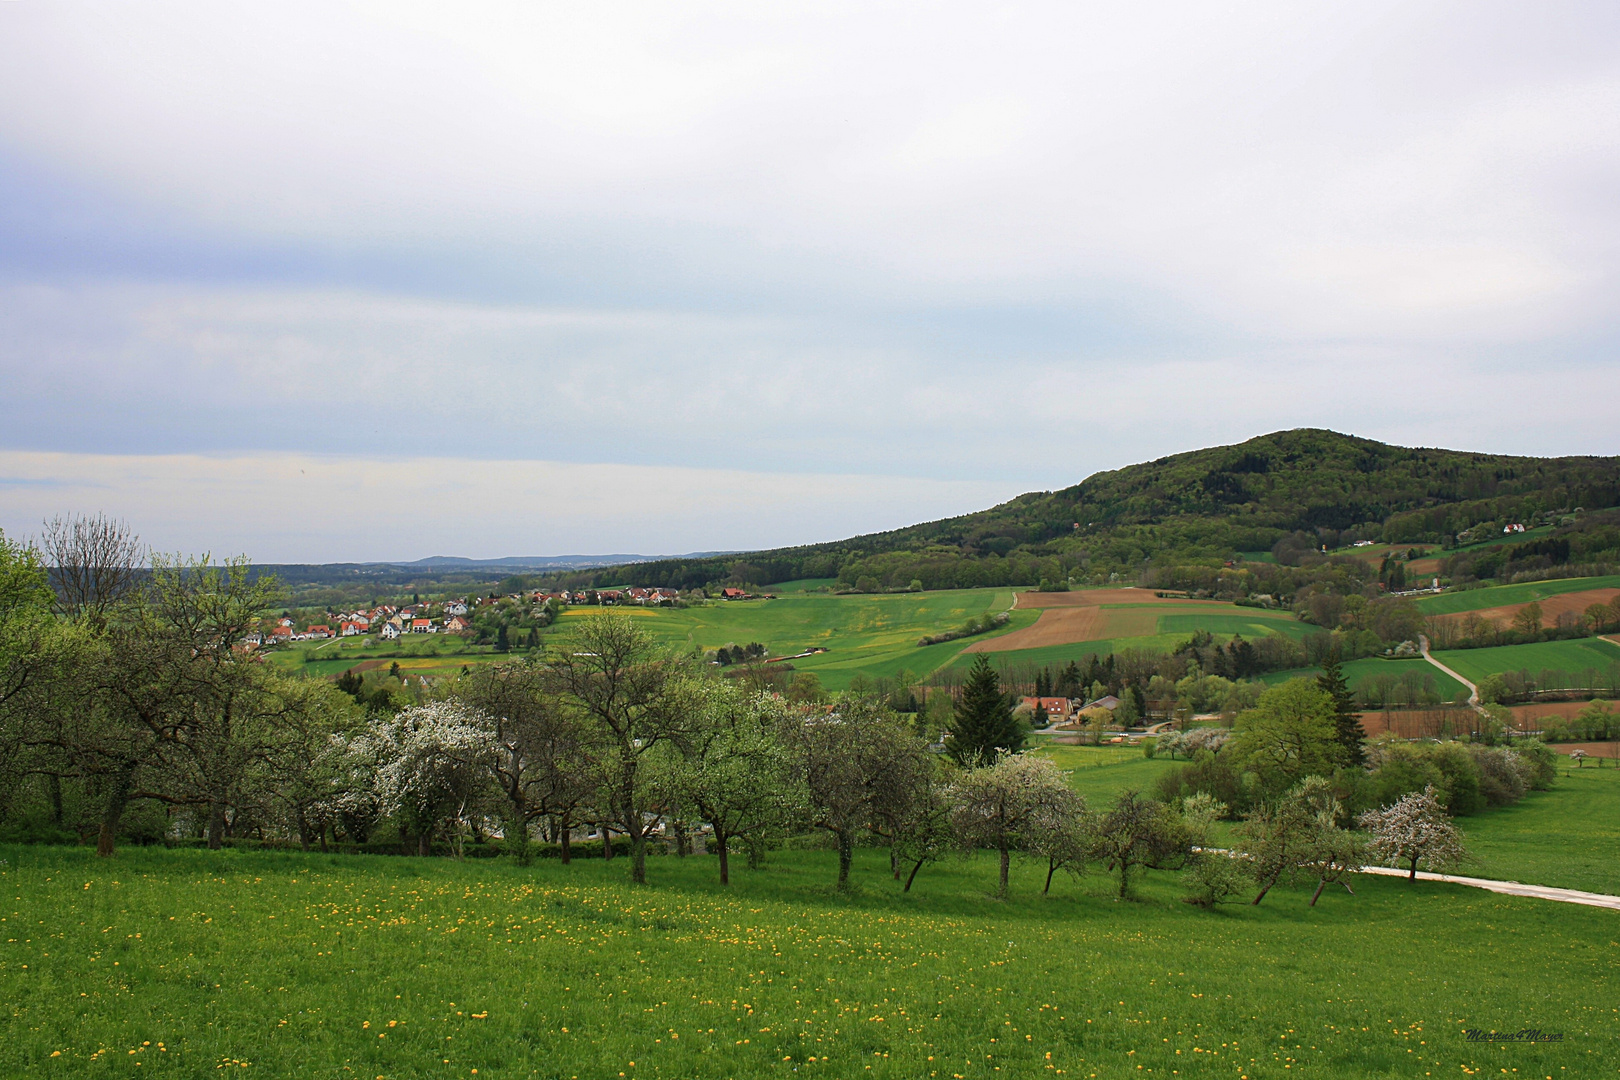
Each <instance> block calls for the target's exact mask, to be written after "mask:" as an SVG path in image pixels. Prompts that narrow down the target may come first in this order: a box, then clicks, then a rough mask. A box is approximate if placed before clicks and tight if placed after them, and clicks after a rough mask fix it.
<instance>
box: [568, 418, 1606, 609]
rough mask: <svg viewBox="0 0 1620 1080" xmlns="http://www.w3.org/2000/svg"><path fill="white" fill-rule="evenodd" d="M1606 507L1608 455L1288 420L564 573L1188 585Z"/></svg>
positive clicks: (875, 584) (684, 583)
mask: <svg viewBox="0 0 1620 1080" xmlns="http://www.w3.org/2000/svg"><path fill="white" fill-rule="evenodd" d="M1614 506H1620V458H1614V457H1562V458H1533V457H1511V456H1506V455H1499V454H1475V453H1468V452H1465V451H1456V450H1439V449H1427V448H1408V447H1399V446H1390V445H1387V444H1384V443H1380V442H1376V441H1373V440H1371V439H1361V438H1356V437H1354V436H1349V435H1341V434H1339V433H1337V432H1332V431H1324V430H1318V429H1298V430H1292V431H1280V432H1274V433H1272V434H1270V435H1262V436H1259V437H1257V438H1254V439H1250V440H1248V441H1247V442H1243V443H1239V444H1236V445H1233V446H1218V447H1212V448H1209V449H1205V450H1195V451H1191V452H1189V453H1185V454H1176V455H1173V456H1170V457H1165V458H1160V459H1158V460H1157V461H1151V462H1147V463H1144V464H1140V465H1132V466H1128V467H1126V468H1123V469H1116V470H1113V471H1110V472H1102V473H1097V474H1095V475H1093V476H1091V477H1088V478H1087V479H1085V480H1084V481H1082V482H1081V483H1079V484H1076V485H1074V486H1072V487H1068V488H1064V489H1063V490H1061V491H1051V492H1031V493H1029V494H1025V495H1020V496H1019V497H1018V498H1016V499H1012V500H1010V501H1008V502H1006V503H1003V504H1001V505H1000V506H995V507H992V508H990V509H988V510H982V511H979V512H977V513H973V514H965V515H962V516H959V517H953V518H945V519H942V520H940V521H933V522H927V523H924V524H920V525H913V526H910V527H907V528H904V529H896V530H892V531H889V532H882V533H872V534H869V535H866V536H857V537H852V538H851V539H848V540H843V541H837V542H834V543H828V544H817V545H809V546H805V547H795V548H779V549H775V550H772V551H763V552H756V553H752V554H747V555H741V556H729V557H724V558H708V559H670V560H660V561H656V562H650V563H644V564H640V565H638V566H634V567H623V568H615V569H611V570H605V571H596V572H592V573H582V574H576V575H569V579H570V580H571V581H572V582H573V583H574V584H581V585H591V584H607V583H610V582H616V583H626V582H628V583H630V584H642V585H670V586H676V587H683V588H690V587H694V586H698V585H707V584H713V583H716V582H720V581H745V582H751V583H755V584H760V585H768V584H771V583H773V582H778V581H787V580H791V579H796V578H833V577H836V578H837V579H839V580H840V581H841V582H843V583H845V584H848V585H859V586H861V587H862V588H868V589H883V588H904V587H907V586H908V585H910V584H911V583H912V582H914V581H915V582H920V584H921V586H922V587H924V588H950V587H964V586H988V585H1015V584H1035V583H1036V582H1038V581H1040V580H1042V579H1049V580H1052V581H1062V580H1070V579H1075V580H1084V581H1092V582H1097V581H1108V580H1132V581H1140V582H1141V583H1143V584H1156V585H1160V586H1163V587H1189V586H1195V585H1199V584H1200V582H1201V580H1202V579H1201V576H1200V575H1198V574H1193V575H1191V576H1190V577H1189V575H1188V574H1184V573H1183V574H1178V573H1177V572H1176V571H1175V568H1177V567H1185V568H1188V569H1190V570H1205V571H1208V570H1218V569H1221V568H1224V566H1225V564H1226V563H1227V562H1240V561H1241V558H1242V556H1241V553H1243V552H1250V553H1254V552H1266V551H1270V550H1271V549H1273V548H1274V547H1276V546H1277V545H1278V544H1279V542H1283V543H1284V544H1287V543H1292V544H1293V549H1292V550H1294V551H1297V552H1307V551H1308V552H1315V551H1316V550H1317V549H1318V548H1319V546H1326V547H1328V548H1333V547H1336V546H1338V545H1340V544H1341V543H1350V542H1352V541H1354V540H1361V539H1370V540H1380V541H1387V542H1390V543H1397V544H1437V545H1441V546H1446V547H1449V546H1451V545H1452V543H1453V542H1454V539H1455V537H1456V535H1457V534H1458V533H1461V532H1464V531H1465V530H1468V529H1471V528H1474V527H1475V526H1478V525H1480V524H1481V523H1488V522H1494V521H1496V520H1498V519H1506V520H1519V519H1531V520H1545V519H1546V518H1547V517H1548V515H1553V516H1554V518H1555V519H1556V518H1558V517H1560V516H1563V515H1568V514H1569V513H1570V512H1571V511H1573V510H1575V509H1576V508H1581V509H1584V510H1587V511H1591V510H1595V509H1599V508H1606V507H1614ZM1291 536H1292V537H1293V538H1294V539H1293V540H1292V541H1290V540H1288V538H1289V537H1291ZM1285 561H1288V560H1286V559H1285ZM1301 561H1306V560H1301V559H1299V558H1297V557H1296V558H1295V559H1293V560H1292V562H1293V563H1294V564H1296V565H1297V564H1299V563H1300V562H1301ZM1254 569H1258V567H1255V568H1254ZM1149 571H1155V572H1156V575H1155V573H1149ZM1150 579H1153V580H1150ZM1236 591H1238V592H1239V593H1240V594H1241V592H1243V591H1245V590H1244V589H1238V590H1236Z"/></svg>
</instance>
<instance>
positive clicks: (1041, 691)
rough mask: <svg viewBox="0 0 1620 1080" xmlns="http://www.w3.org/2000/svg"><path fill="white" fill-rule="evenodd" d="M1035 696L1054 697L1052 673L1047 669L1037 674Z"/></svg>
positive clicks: (1042, 669)
mask: <svg viewBox="0 0 1620 1080" xmlns="http://www.w3.org/2000/svg"><path fill="white" fill-rule="evenodd" d="M1035 696H1036V697H1051V696H1052V673H1051V672H1050V671H1047V670H1046V669H1045V668H1041V669H1040V670H1039V671H1037V672H1036V673H1035Z"/></svg>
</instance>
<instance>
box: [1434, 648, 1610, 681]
mask: <svg viewBox="0 0 1620 1080" xmlns="http://www.w3.org/2000/svg"><path fill="white" fill-rule="evenodd" d="M1434 657H1435V659H1436V660H1439V661H1440V662H1441V663H1443V664H1445V665H1446V666H1447V667H1450V668H1452V669H1453V670H1455V671H1456V672H1457V673H1458V674H1460V675H1462V676H1463V677H1464V678H1467V679H1472V680H1473V681H1475V682H1478V681H1479V680H1481V679H1483V678H1485V677H1486V676H1487V675H1491V674H1495V673H1497V672H1502V671H1524V670H1527V671H1530V672H1532V673H1534V672H1539V671H1543V670H1545V669H1547V668H1553V669H1556V670H1559V671H1567V672H1570V673H1572V674H1579V673H1580V672H1582V671H1584V670H1585V669H1587V668H1596V669H1598V670H1599V671H1602V670H1604V669H1605V668H1607V667H1608V666H1609V665H1610V664H1613V663H1616V662H1620V645H1616V644H1614V642H1612V641H1605V640H1604V639H1603V638H1575V639H1573V640H1570V641H1540V642H1534V643H1532V644H1529V645H1499V646H1497V647H1495V648H1490V649H1452V650H1449V651H1446V652H1437V653H1435V654H1434Z"/></svg>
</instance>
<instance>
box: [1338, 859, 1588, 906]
mask: <svg viewBox="0 0 1620 1080" xmlns="http://www.w3.org/2000/svg"><path fill="white" fill-rule="evenodd" d="M1357 873H1361V874H1379V875H1382V876H1384V877H1406V876H1407V871H1405V870H1402V869H1400V868H1399V867H1395V866H1363V867H1362V868H1361V869H1360V870H1359V871H1357ZM1417 876H1418V880H1419V881H1444V882H1447V883H1449V884H1452V885H1469V886H1472V887H1473V888H1476V889H1486V890H1489V891H1490V892H1494V893H1506V894H1507V895H1509V896H1528V897H1532V898H1534V899H1536V900H1557V901H1559V902H1560V903H1564V904H1585V905H1587V906H1588V907H1600V908H1609V909H1610V910H1611V911H1620V896H1610V895H1609V894H1608V893H1591V892H1581V891H1580V890H1578V889H1555V888H1553V887H1551V886H1550V885H1524V884H1522V883H1520V882H1517V881H1495V880H1493V879H1491V878H1477V877H1457V876H1455V875H1453V874H1431V873H1429V872H1428V871H1427V870H1419V871H1418V875H1417Z"/></svg>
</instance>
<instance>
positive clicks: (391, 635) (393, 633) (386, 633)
mask: <svg viewBox="0 0 1620 1080" xmlns="http://www.w3.org/2000/svg"><path fill="white" fill-rule="evenodd" d="M400 632H401V631H400V629H399V620H397V619H389V620H388V621H387V622H385V623H383V626H382V636H383V640H384V641H393V640H394V639H395V638H397V637H399V635H400Z"/></svg>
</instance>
